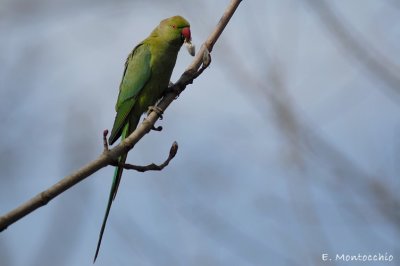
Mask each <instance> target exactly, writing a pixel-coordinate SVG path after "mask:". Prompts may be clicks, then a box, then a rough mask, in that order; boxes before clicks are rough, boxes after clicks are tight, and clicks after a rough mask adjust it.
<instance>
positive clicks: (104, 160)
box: [0, 0, 242, 232]
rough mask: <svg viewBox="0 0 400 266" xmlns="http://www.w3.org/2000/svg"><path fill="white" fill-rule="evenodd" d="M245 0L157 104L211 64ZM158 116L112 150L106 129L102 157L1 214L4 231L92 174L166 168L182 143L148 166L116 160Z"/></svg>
mask: <svg viewBox="0 0 400 266" xmlns="http://www.w3.org/2000/svg"><path fill="white" fill-rule="evenodd" d="M241 2H242V1H241V0H231V2H230V3H229V5H228V7H227V8H226V10H225V12H224V14H223V15H222V17H221V19H220V20H219V22H218V24H217V25H216V27H215V29H214V30H213V31H212V32H211V33H210V35H209V37H208V38H207V40H206V41H205V42H204V44H203V45H202V46H201V48H200V51H199V52H198V54H197V55H196V57H195V58H194V59H193V61H192V63H191V64H190V65H189V66H188V68H187V69H186V71H185V72H184V73H183V74H182V75H181V77H180V78H179V80H178V81H177V82H176V83H175V84H173V85H172V86H169V88H170V89H171V90H170V91H168V92H167V93H166V94H165V95H164V97H163V98H162V99H161V101H160V102H159V103H158V104H157V107H158V108H160V110H161V111H165V110H166V108H168V106H169V105H170V104H171V103H172V102H173V101H174V100H175V99H176V98H177V97H178V96H179V94H180V93H181V92H182V91H183V90H184V89H185V88H186V86H187V85H188V84H191V83H193V80H194V79H196V78H197V77H198V76H200V75H201V74H202V73H203V71H204V70H205V69H206V68H207V67H208V66H209V65H210V63H211V56H210V53H211V51H212V48H213V47H214V44H215V42H216V41H217V40H218V38H219V36H220V35H221V33H222V32H223V30H224V28H225V27H226V25H227V24H228V22H229V20H230V19H231V17H232V16H233V14H234V13H235V11H236V9H237V7H238V6H239V4H240V3H241ZM158 118H159V115H158V114H156V113H155V112H151V113H150V114H149V115H148V116H147V117H146V119H145V121H144V122H143V123H141V124H140V125H138V127H137V128H136V130H135V131H133V132H132V133H131V134H130V135H129V136H128V137H127V138H126V139H125V140H123V141H122V142H121V143H120V144H118V145H116V146H115V147H113V148H112V149H109V145H108V142H107V134H108V130H105V131H104V132H103V148H104V150H103V152H102V154H100V156H98V158H96V159H95V160H93V161H91V162H89V163H87V164H86V165H84V166H82V167H81V168H80V169H78V170H76V171H75V172H74V173H72V174H70V175H68V176H66V177H64V178H62V179H61V180H60V181H58V182H57V183H56V184H54V185H52V186H51V187H49V188H48V189H47V190H45V191H43V192H40V193H38V194H37V195H36V196H34V197H32V198H31V199H30V200H28V201H26V202H25V203H23V204H21V205H20V206H18V207H17V208H15V209H13V210H11V211H10V212H8V213H5V214H4V215H3V216H0V232H1V231H3V230H5V229H6V228H7V227H8V226H9V225H11V224H13V223H14V222H16V221H18V220H19V219H21V218H23V217H25V216H26V215H28V214H29V213H31V212H33V211H35V210H36V209H38V208H40V207H42V206H44V205H46V204H47V203H48V202H49V201H51V200H52V199H54V198H55V197H57V196H58V195H60V194H61V193H63V192H64V191H66V190H68V189H69V188H71V187H72V186H74V185H76V184H77V183H79V182H80V181H82V180H84V179H85V178H87V177H89V176H90V175H92V174H93V173H95V172H97V171H98V170H100V169H102V168H104V167H107V166H109V165H114V166H121V167H124V168H125V169H134V170H137V171H141V172H143V171H149V170H154V171H159V170H162V169H163V168H164V167H166V166H167V165H168V163H169V162H170V161H171V160H172V159H173V158H174V157H175V155H176V153H177V150H178V144H177V143H176V142H174V143H173V144H172V147H171V149H170V152H169V156H168V158H167V160H166V161H165V162H164V163H162V164H160V165H156V164H150V165H146V166H133V165H130V164H123V165H119V164H118V163H116V162H118V157H120V156H121V155H122V154H126V153H127V152H129V151H130V150H131V149H132V148H133V147H134V146H135V144H136V143H137V142H139V140H141V139H142V138H143V137H144V136H145V135H146V134H147V133H149V132H150V131H151V130H152V128H154V124H155V122H156V121H157V120H158ZM158 128H160V127H158Z"/></svg>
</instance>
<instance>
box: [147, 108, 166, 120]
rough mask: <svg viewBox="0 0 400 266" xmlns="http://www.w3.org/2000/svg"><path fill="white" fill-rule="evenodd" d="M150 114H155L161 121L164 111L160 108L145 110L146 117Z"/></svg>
mask: <svg viewBox="0 0 400 266" xmlns="http://www.w3.org/2000/svg"><path fill="white" fill-rule="evenodd" d="M151 112H155V113H156V114H157V115H158V116H159V117H160V120H162V119H163V114H164V111H163V110H162V109H161V108H160V107H158V106H149V108H148V109H147V116H149V115H150V114H151Z"/></svg>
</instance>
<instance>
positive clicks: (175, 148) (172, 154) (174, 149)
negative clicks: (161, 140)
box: [169, 141, 178, 158]
mask: <svg viewBox="0 0 400 266" xmlns="http://www.w3.org/2000/svg"><path fill="white" fill-rule="evenodd" d="M177 152H178V142H176V141H174V143H172V146H171V149H170V150H169V157H170V158H174V157H175V155H176V153H177Z"/></svg>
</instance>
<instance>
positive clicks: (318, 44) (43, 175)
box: [0, 0, 400, 266]
mask: <svg viewBox="0 0 400 266" xmlns="http://www.w3.org/2000/svg"><path fill="white" fill-rule="evenodd" d="M228 3H229V1H228V0H224V1H212V0H205V1H203V0H202V1H182V0H181V1H179V0H176V1H127V0H119V1H111V0H101V1H99V0H97V1H78V0H68V1H67V0H57V1H49V0H1V2H0V36H1V41H0V128H1V134H2V136H1V138H0V170H1V171H0V172H1V174H0V182H1V183H0V184H1V185H0V202H1V205H0V214H4V213H6V212H8V211H9V210H11V209H13V208H15V207H17V206H18V205H20V204H21V203H23V202H24V201H26V200H28V199H30V198H31V197H32V196H34V195H36V194H37V193H39V192H41V191H42V190H44V189H47V188H48V187H50V186H51V185H52V184H54V183H55V182H57V181H58V180H60V179H61V178H62V177H64V176H66V175H68V174H70V173H71V172H73V171H75V170H76V169H78V168H79V167H81V166H83V165H84V164H86V163H87V162H89V161H91V160H93V159H95V158H96V157H97V156H98V155H99V154H100V153H101V152H102V149H103V146H102V131H103V130H104V129H106V128H108V129H111V127H112V123H113V120H114V116H115V111H114V104H115V102H116V99H117V95H118V86H119V83H120V80H121V77H122V72H123V66H124V62H125V59H126V56H127V55H128V53H129V52H130V51H131V49H132V48H133V47H134V46H135V45H136V44H137V43H138V42H140V41H141V40H142V39H144V38H146V37H147V36H148V34H149V33H150V32H151V30H152V29H153V28H154V27H155V26H156V25H157V24H158V23H159V21H160V20H161V19H163V18H166V17H170V16H172V15H176V14H180V15H182V16H184V17H185V18H187V19H188V20H189V21H190V22H191V28H192V35H193V41H194V43H196V44H197V47H198V48H199V47H200V45H201V43H202V42H203V41H204V40H205V39H206V37H207V36H208V34H209V33H210V32H211V31H212V30H213V28H214V26H215V24H216V23H217V22H218V20H219V18H220V17H221V15H222V12H223V11H224V9H225V7H226V6H227V4H228ZM399 40H400V4H399V2H398V1H396V0H382V1H376V0H365V1H364V0H363V1H361V0H353V1H327V0H315V1H313V0H303V1H294V0H284V1H280V0H268V1H265V0H253V1H243V2H242V4H241V5H240V6H239V8H238V10H237V12H236V13H235V15H234V16H233V18H232V20H231V22H230V23H229V24H228V26H227V28H226V30H225V31H224V33H223V34H222V36H221V38H220V40H219V41H218V42H217V44H216V45H215V47H214V50H213V52H212V58H213V62H212V64H211V66H210V68H209V69H207V70H206V71H205V72H204V73H203V75H201V76H200V77H199V78H198V79H196V80H195V82H194V84H192V85H190V86H189V87H188V88H187V89H186V90H185V91H184V93H182V94H181V96H180V97H179V98H178V100H177V101H175V102H174V103H173V104H172V105H171V106H170V108H169V109H168V110H167V111H166V113H165V115H164V120H162V121H159V122H158V123H157V125H162V126H163V127H164V130H163V131H162V132H151V134H149V135H147V136H146V137H145V138H144V139H143V140H142V141H141V142H140V143H139V144H138V145H137V146H136V147H135V149H134V150H133V151H131V152H130V154H129V159H128V161H129V162H130V163H133V164H139V165H140V164H148V163H151V162H155V163H161V162H162V161H163V160H164V159H165V158H166V157H167V155H168V151H169V148H170V146H171V144H172V143H173V141H175V140H176V141H177V142H178V143H179V151H178V154H177V156H176V157H175V159H174V160H173V161H172V162H171V164H170V165H169V166H168V167H167V168H165V169H164V170H163V171H161V172H146V173H137V172H133V171H130V172H129V171H126V172H125V173H124V176H123V179H122V182H121V186H120V188H119V191H118V196H117V198H116V200H115V201H114V204H113V208H112V210H111V214H110V218H109V220H108V224H107V227H106V231H105V235H104V238H103V243H102V247H101V249H100V255H99V257H98V259H97V262H96V265H97V266H101V265H199V266H200V265H355V264H357V265H360V264H359V263H351V262H343V261H335V260H334V258H335V256H336V254H339V255H341V254H345V255H347V254H349V255H358V254H359V253H360V254H367V255H368V254H372V255H375V254H379V253H380V254H383V255H385V254H386V256H387V257H388V256H389V255H392V256H393V261H391V262H388V261H386V262H371V263H369V264H368V265H381V264H382V265H386V264H389V265H400V244H399V243H400V242H399V240H400V196H399V193H398V191H399V189H400V178H399V173H400V138H399V136H400V46H399ZM191 60H192V58H191V57H190V56H189V54H188V53H186V51H185V50H183V49H182V51H181V52H180V55H179V58H178V62H177V65H176V67H175V70H174V74H173V78H172V80H173V81H176V80H177V79H178V78H179V76H180V74H181V73H182V72H183V70H184V69H185V68H186V66H187V65H188V64H189V63H190V62H191ZM112 175H113V168H112V167H107V168H105V169H102V170H101V171H99V172H97V173H95V174H94V175H92V176H91V177H89V178H88V179H86V180H84V181H83V182H81V183H80V184H78V185H76V186H74V187H73V188H72V189H70V190H68V191H66V192H65V193H63V194H62V195H61V196H59V197H57V198H56V199H54V200H53V201H51V202H50V203H49V204H48V205H47V206H45V207H43V208H40V209H39V210H37V211H35V212H33V213H32V214H30V215H28V216H27V217H25V218H23V219H22V220H20V221H18V222H16V223H15V224H13V225H12V226H10V227H9V228H8V229H7V230H6V231H4V232H2V233H1V234H0V265H4V266H8V265H11V266H25V265H34V266H35V265H92V260H93V256H94V252H95V248H96V243H97V239H98V234H99V230H100V226H101V221H102V219H103V215H104V211H105V207H106V203H107V200H108V193H109V189H110V185H111V181H112ZM322 254H328V256H329V258H333V260H332V261H323V260H322Z"/></svg>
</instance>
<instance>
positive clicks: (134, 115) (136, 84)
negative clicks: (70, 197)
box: [93, 16, 194, 262]
mask: <svg viewBox="0 0 400 266" xmlns="http://www.w3.org/2000/svg"><path fill="white" fill-rule="evenodd" d="M184 43H185V44H186V45H187V48H188V51H189V53H190V54H191V55H192V56H193V55H194V46H193V45H192V43H191V33H190V24H189V22H188V21H187V20H186V19H184V18H183V17H181V16H174V17H170V18H167V19H164V20H162V21H161V22H160V24H159V25H158V26H157V27H156V28H155V29H154V30H153V31H152V33H151V34H150V36H149V37H148V38H146V39H145V40H143V41H142V42H141V43H139V44H138V45H137V46H136V47H135V48H134V49H133V51H132V52H131V53H130V54H129V55H128V58H127V60H126V63H125V70H124V74H123V76H122V81H121V84H120V86H119V95H118V100H117V104H116V106H115V109H116V111H117V115H116V117H115V121H114V125H113V128H112V131H111V135H110V138H109V139H108V141H109V143H110V145H112V144H113V143H114V142H115V141H116V140H117V139H118V138H119V137H121V140H124V139H125V138H126V137H128V136H129V135H130V134H131V133H132V132H133V131H134V130H135V129H136V126H137V125H138V123H139V120H140V117H141V115H142V114H143V113H144V112H146V111H147V110H148V108H149V107H150V106H154V105H155V104H156V103H157V101H158V100H160V99H161V98H162V95H163V92H164V91H165V90H166V89H167V87H168V84H169V81H170V78H171V75H172V70H173V68H174V66H175V62H176V58H177V56H178V52H179V49H180V48H181V46H182V44H184ZM126 157H127V155H122V156H121V157H119V162H122V163H124V162H125V161H126ZM122 170H123V168H121V167H116V169H115V172H114V179H113V182H112V185H111V191H110V196H109V199H108V203H107V209H106V213H105V215H104V219H103V224H102V226H101V230H100V235H99V240H98V243H97V248H96V254H95V256H94V260H93V262H95V261H96V258H97V255H98V254H99V250H100V244H101V239H102V237H103V233H104V229H105V226H106V222H107V218H108V215H109V213H110V208H111V204H112V202H113V200H114V199H115V196H116V194H117V191H118V186H119V183H120V181H121V176H122Z"/></svg>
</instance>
